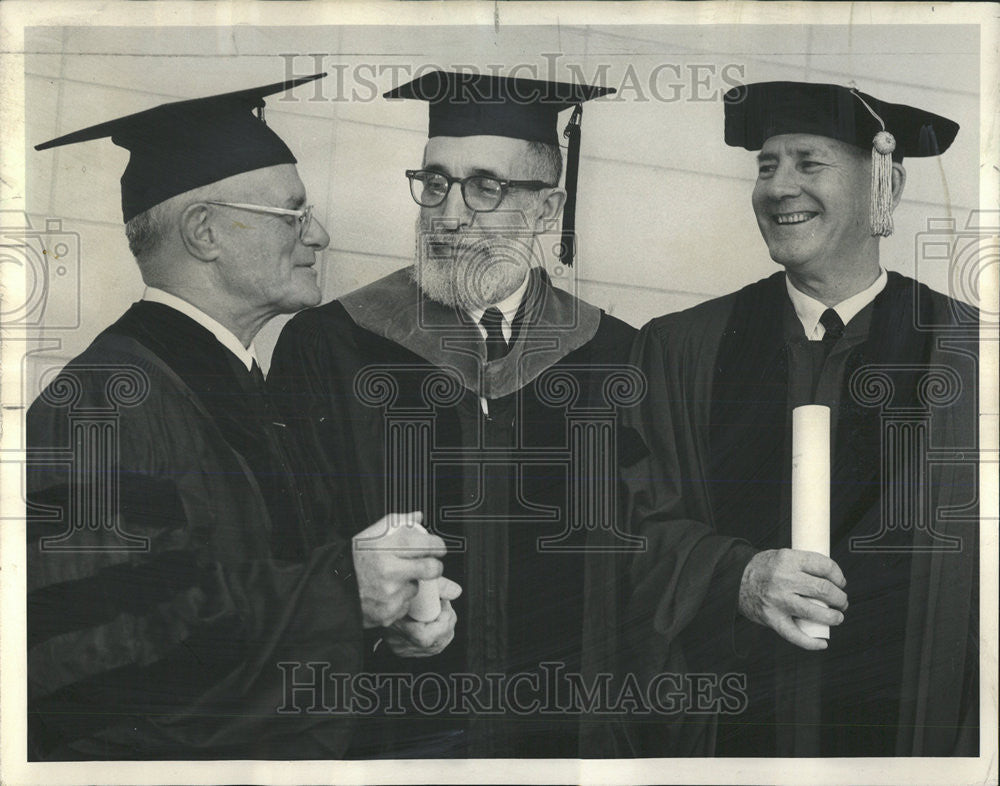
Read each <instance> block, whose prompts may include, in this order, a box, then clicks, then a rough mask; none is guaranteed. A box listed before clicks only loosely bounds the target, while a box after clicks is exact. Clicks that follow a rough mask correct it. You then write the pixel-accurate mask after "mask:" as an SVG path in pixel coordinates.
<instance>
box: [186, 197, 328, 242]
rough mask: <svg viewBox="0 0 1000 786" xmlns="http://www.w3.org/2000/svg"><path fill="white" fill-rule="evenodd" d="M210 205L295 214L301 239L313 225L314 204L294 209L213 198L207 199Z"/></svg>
mask: <svg viewBox="0 0 1000 786" xmlns="http://www.w3.org/2000/svg"><path fill="white" fill-rule="evenodd" d="M205 201H206V202H207V203H208V204H209V205H221V206H222V207H234V208H236V209H237V210H250V211H253V212H254V213H270V214H271V215H275V216H294V217H295V220H296V221H297V222H298V229H299V240H303V239H304V238H305V236H306V234H307V233H308V232H309V227H310V226H311V225H312V212H313V206H312V205H306V206H305V207H303V208H301V209H299V210H292V209H290V208H286V207H270V206H269V205H251V204H247V203H245V202H219V201H217V200H213V199H207V200H205Z"/></svg>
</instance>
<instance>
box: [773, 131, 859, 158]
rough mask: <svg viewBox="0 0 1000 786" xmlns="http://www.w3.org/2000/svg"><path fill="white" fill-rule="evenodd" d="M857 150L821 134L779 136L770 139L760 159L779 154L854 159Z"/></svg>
mask: <svg viewBox="0 0 1000 786" xmlns="http://www.w3.org/2000/svg"><path fill="white" fill-rule="evenodd" d="M855 150H856V148H854V146H853V145H849V144H847V143H846V142H841V141H840V140H839V139H833V138H832V137H828V136H820V135H819V134H778V135H776V136H772V137H768V138H767V140H765V142H764V144H763V146H762V147H761V149H760V153H759V154H758V156H757V157H758V158H767V157H768V156H774V155H777V154H779V153H784V154H787V155H807V154H809V153H817V152H821V153H827V154H836V155H845V156H850V157H852V158H854V157H855V156H854V155H852V154H853V153H854V152H855Z"/></svg>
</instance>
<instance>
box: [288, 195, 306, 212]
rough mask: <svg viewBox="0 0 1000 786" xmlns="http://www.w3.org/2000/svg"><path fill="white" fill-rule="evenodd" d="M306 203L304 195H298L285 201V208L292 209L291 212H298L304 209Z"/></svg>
mask: <svg viewBox="0 0 1000 786" xmlns="http://www.w3.org/2000/svg"><path fill="white" fill-rule="evenodd" d="M305 202H306V198H305V195H304V194H297V195H295V196H290V197H288V199H286V200H285V201H284V203H283V204H284V206H285V207H287V208H290V209H291V210H297V209H298V208H300V207H302V205H304V204H305Z"/></svg>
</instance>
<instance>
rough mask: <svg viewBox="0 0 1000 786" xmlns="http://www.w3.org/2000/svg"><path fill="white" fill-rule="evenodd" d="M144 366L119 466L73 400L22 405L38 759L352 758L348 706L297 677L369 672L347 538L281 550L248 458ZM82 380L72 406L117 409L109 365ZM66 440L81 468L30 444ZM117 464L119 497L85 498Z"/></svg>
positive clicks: (120, 436)
mask: <svg viewBox="0 0 1000 786" xmlns="http://www.w3.org/2000/svg"><path fill="white" fill-rule="evenodd" d="M145 371H146V373H147V374H148V375H149V379H150V383H149V385H150V391H149V395H148V398H146V400H145V401H143V402H142V404H140V405H137V406H125V407H122V408H121V409H120V410H119V412H118V421H117V428H116V440H117V451H118V458H117V460H116V461H114V462H113V463H109V462H108V461H105V460H98V459H97V458H96V453H95V454H87V453H85V452H84V451H82V450H81V449H80V442H79V434H78V433H77V432H75V431H74V430H73V425H72V422H71V420H72V419H71V417H70V414H69V408H68V407H66V406H60V405H57V404H53V403H51V402H48V403H47V402H45V401H42V400H39V401H38V402H36V403H35V404H34V405H33V406H32V407H31V409H30V411H29V414H28V440H29V445H30V447H31V449H32V450H34V451H36V453H35V456H36V458H35V459H34V460H33V461H30V462H29V467H28V483H27V485H28V507H29V515H28V554H27V560H28V561H27V564H28V597H27V635H28V721H29V749H30V753H29V755H30V758H32V759H34V760H45V759H48V760H59V759H63V760H65V759H135V758H138V759H203V758H248V759H257V758H259V759H268V758H316V757H321V756H323V757H331V756H338V755H341V754H342V753H343V751H344V750H346V746H347V742H348V740H349V735H350V727H351V720H350V717H349V715H348V714H347V713H346V712H345V711H344V710H343V709H342V708H337V707H333V706H328V705H332V704H333V700H334V697H333V695H332V694H331V695H324V694H322V692H321V691H320V692H317V691H316V690H313V691H312V692H311V693H310V692H309V691H308V690H299V691H298V692H297V693H291V692H290V691H289V690H288V688H290V687H291V685H292V683H293V682H294V683H296V684H302V683H306V684H309V683H310V681H311V680H310V678H311V676H312V672H311V671H310V669H309V667H307V666H306V664H307V663H310V662H313V663H316V664H327V665H325V666H318V668H321V669H327V670H328V671H329V672H331V673H351V672H354V671H356V670H357V669H358V668H359V667H360V660H361V625H360V614H359V612H358V601H357V589H356V586H354V584H353V580H352V570H351V562H350V549H349V545H348V544H347V543H346V542H344V541H332V542H329V543H327V544H326V545H324V546H322V547H320V548H317V549H315V550H313V551H312V552H311V553H310V554H309V555H308V557H307V558H306V559H305V560H303V561H301V562H281V561H277V560H275V559H273V558H272V557H271V554H270V549H269V546H268V543H269V534H270V532H269V530H270V526H271V523H270V521H269V519H268V517H267V513H266V508H265V506H264V503H263V499H262V497H261V496H260V492H259V489H258V488H257V487H256V485H255V482H254V480H253V476H252V474H251V473H250V472H249V470H248V469H247V468H246V465H245V463H243V462H242V460H241V459H240V457H239V456H238V455H237V454H235V453H234V452H233V451H231V450H230V449H229V448H228V445H227V444H226V443H225V442H224V441H223V440H222V438H221V435H220V434H219V433H218V432H217V431H213V430H212V429H211V428H210V427H208V426H207V424H206V417H205V415H204V412H203V411H202V412H199V411H198V410H197V408H196V407H194V406H193V404H192V402H191V401H190V400H189V398H188V395H189V394H186V393H185V392H184V391H183V390H181V389H180V388H179V387H177V386H176V385H175V384H174V382H175V380H174V381H171V379H170V378H169V375H168V376H164V375H161V374H159V373H158V372H157V369H156V368H155V367H147V368H146V369H145ZM76 375H77V377H78V379H79V380H81V389H82V393H81V397H80V399H79V400H78V401H77V402H76V403H75V404H74V407H75V410H76V411H77V412H80V411H82V410H84V409H86V408H87V407H90V408H92V409H94V410H95V411H96V410H99V409H100V408H101V407H102V406H105V408H106V401H104V400H102V398H101V394H100V392H99V391H100V390H101V389H102V388H104V387H105V384H106V382H107V379H108V375H107V371H106V370H100V371H95V372H92V373H91V372H89V371H79V372H77V374H76ZM209 423H211V421H210V420H209ZM74 440H76V442H75V443H74ZM71 444H75V447H76V449H74V450H73V451H72V454H73V459H72V460H73V465H72V467H67V466H59V465H58V462H57V461H54V460H53V459H51V458H46V457H44V456H43V454H42V453H38V452H37V451H46V450H47V451H59V450H61V449H65V448H66V447H67V446H70V445H71ZM107 474H111V475H114V476H115V477H116V478H117V482H118V495H119V500H118V504H117V505H109V506H108V507H106V508H102V507H101V506H100V505H99V504H98V505H93V506H92V507H90V508H87V509H83V508H81V507H79V504H78V503H79V501H80V500H87V499H92V498H93V497H92V492H93V491H94V490H95V489H100V488H103V489H105V491H106V490H107V489H108V485H107V482H106V480H107V478H106V477H101V475H107ZM88 495H89V496H88ZM74 499H75V500H76V503H73V502H72V500H74ZM74 504H76V507H74ZM70 510H75V511H76V513H75V514H73V515H74V516H83V517H84V519H83V520H81V521H80V522H79V523H81V524H82V525H83V529H79V530H71V529H70V525H69V523H67V522H69V517H68V515H67V514H68V512H69V511H70ZM81 511H83V512H81ZM67 533H70V534H69V536H68V537H67ZM283 664H284V665H283ZM313 682H315V681H313ZM310 706H313V707H314V711H313V712H312V713H306V712H305V709H306V708H307V707H310ZM317 708H319V709H318V710H317ZM327 709H329V710H330V711H325V710H327Z"/></svg>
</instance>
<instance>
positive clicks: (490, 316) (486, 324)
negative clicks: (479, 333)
mask: <svg viewBox="0 0 1000 786" xmlns="http://www.w3.org/2000/svg"><path fill="white" fill-rule="evenodd" d="M479 324H480V325H482V326H483V329H484V330H485V331H486V360H487V362H491V361H494V360H499V359H500V358H502V357H504V356H505V355H506V354H507V352H508V351H509V349H510V347H508V346H507V340H506V339H505V338H504V337H503V327H502V326H503V314H501V313H500V309H498V308H494V307H492V306H491V307H490V308H488V309H486V311H484V312H483V316H482V318H481V319H480V320H479Z"/></svg>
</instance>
